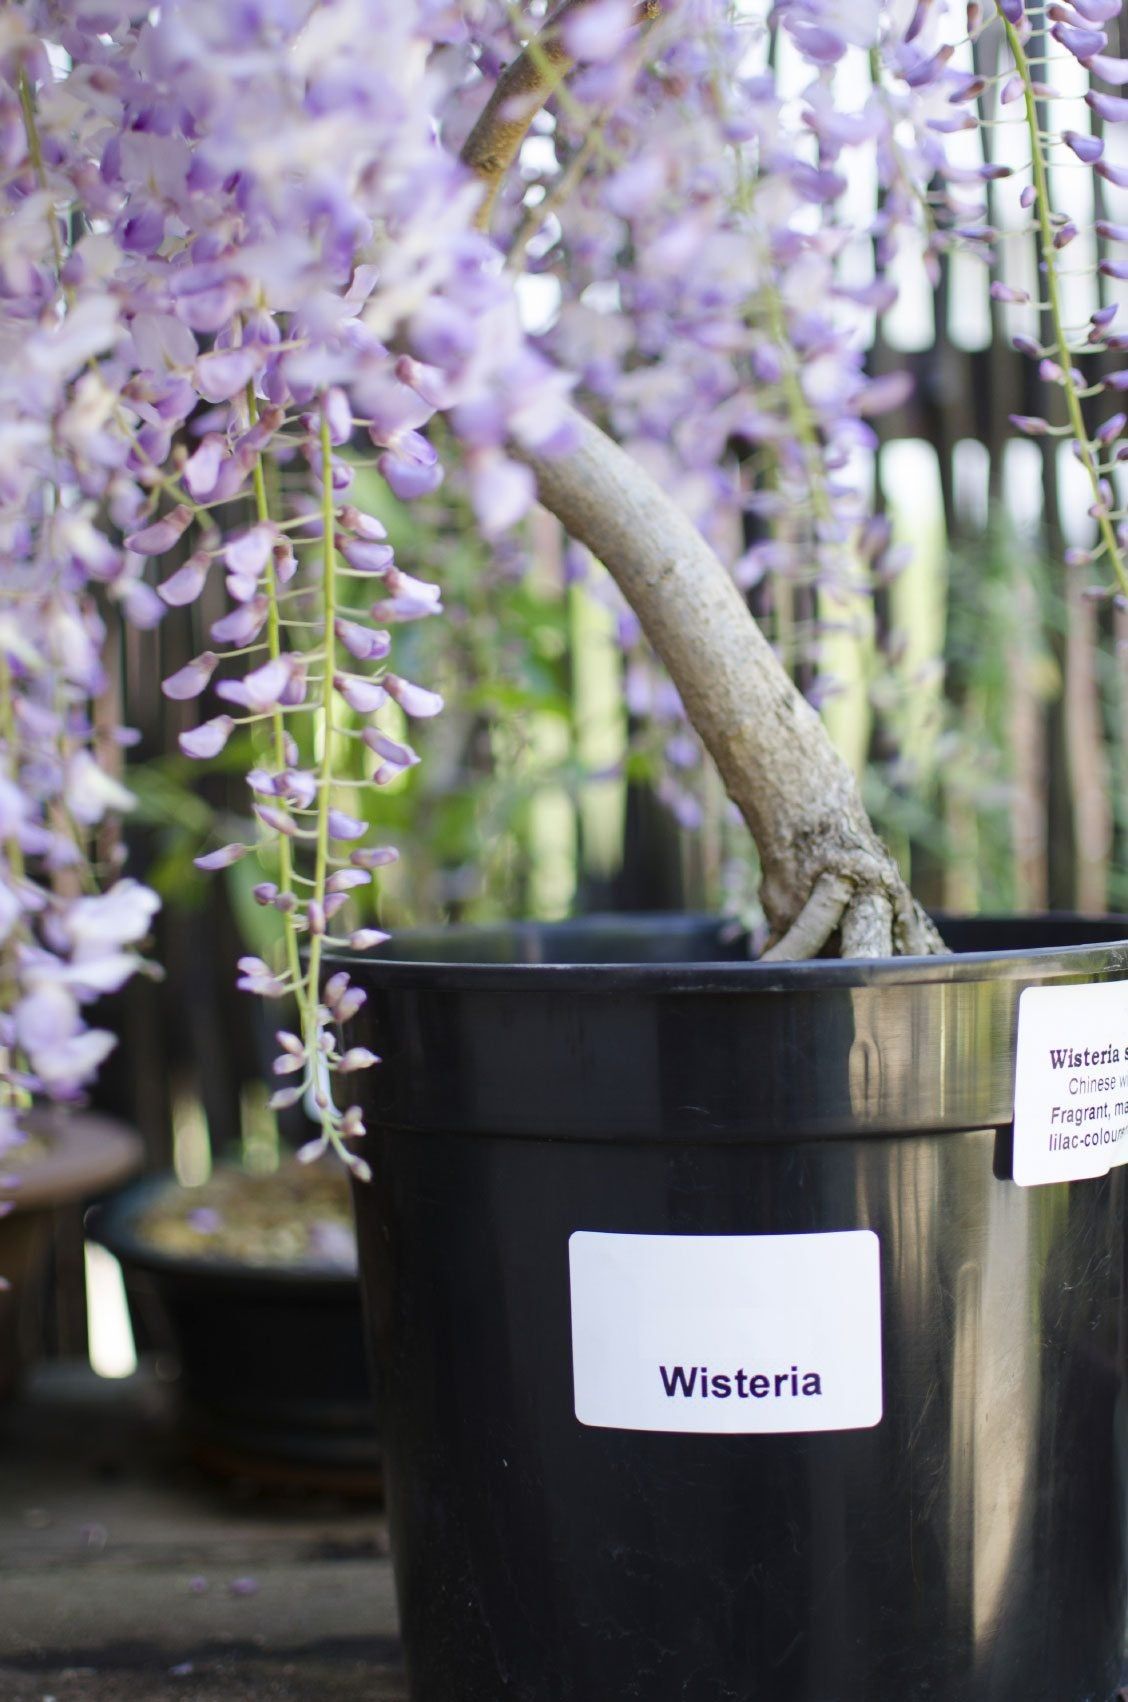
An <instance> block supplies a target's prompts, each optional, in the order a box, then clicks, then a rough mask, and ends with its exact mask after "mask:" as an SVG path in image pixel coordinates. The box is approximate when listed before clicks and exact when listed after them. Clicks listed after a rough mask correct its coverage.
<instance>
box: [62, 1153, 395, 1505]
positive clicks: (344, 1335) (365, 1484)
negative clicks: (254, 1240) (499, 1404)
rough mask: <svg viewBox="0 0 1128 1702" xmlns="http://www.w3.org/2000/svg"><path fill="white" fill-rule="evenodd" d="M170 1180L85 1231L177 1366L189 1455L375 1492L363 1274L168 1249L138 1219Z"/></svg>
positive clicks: (152, 1184) (237, 1469) (145, 1189)
mask: <svg viewBox="0 0 1128 1702" xmlns="http://www.w3.org/2000/svg"><path fill="white" fill-rule="evenodd" d="M168 1185H169V1179H168V1178H167V1177H159V1176H158V1177H148V1178H146V1179H145V1180H144V1181H142V1182H138V1183H136V1184H135V1185H134V1186H133V1187H132V1188H130V1189H127V1190H126V1192H125V1193H123V1194H121V1195H119V1196H118V1198H117V1199H116V1200H114V1201H112V1202H111V1203H110V1204H109V1205H108V1206H105V1207H103V1208H99V1209H98V1210H97V1211H95V1212H92V1213H91V1214H90V1217H89V1219H88V1224H87V1227H88V1232H89V1233H90V1234H91V1236H92V1237H93V1238H94V1239H95V1240H96V1241H98V1242H100V1243H101V1245H102V1246H104V1247H107V1248H109V1250H110V1252H111V1253H113V1254H114V1256H115V1257H116V1258H117V1259H119V1260H120V1261H121V1265H122V1269H123V1273H124V1277H125V1286H126V1295H127V1298H128V1300H129V1308H130V1312H131V1314H132V1316H133V1318H134V1321H135V1329H136V1328H137V1325H138V1324H140V1325H141V1326H142V1327H143V1330H144V1334H145V1336H146V1338H147V1339H148V1340H151V1341H153V1342H156V1343H158V1344H160V1346H161V1347H162V1348H164V1349H165V1350H167V1351H168V1353H170V1354H171V1355H172V1356H173V1358H174V1359H175V1361H176V1364H177V1367H178V1373H179V1375H178V1384H177V1388H178V1395H179V1400H180V1410H181V1418H182V1421H183V1425H184V1429H185V1433H186V1436H187V1439H188V1441H189V1444H190V1446H191V1449H192V1451H193V1453H194V1454H195V1455H196V1457H197V1458H198V1459H199V1460H200V1461H201V1463H202V1464H204V1465H205V1466H207V1467H209V1468H211V1469H213V1470H215V1471H217V1472H219V1473H221V1474H222V1475H227V1476H230V1475H239V1476H246V1477H251V1478H257V1479H260V1480H263V1481H267V1482H270V1483H282V1482H291V1483H295V1484H301V1485H304V1486H307V1487H325V1488H331V1489H336V1490H340V1491H343V1492H347V1493H357V1494H374V1493H375V1492H376V1491H377V1490H378V1488H379V1485H380V1449H379V1447H378V1444H377V1440H376V1429H375V1419H374V1410H375V1409H374V1407H373V1402H372V1392H371V1382H370V1378H369V1372H368V1365H367V1362H366V1357H365V1349H364V1337H363V1331H362V1325H361V1308H360V1292H359V1285H358V1283H357V1279H356V1277H355V1276H351V1275H349V1274H348V1273H342V1272H340V1271H334V1270H329V1269H326V1270H317V1269H310V1268H308V1267H291V1268H287V1267H285V1266H271V1267H263V1266H253V1265H245V1264H240V1263H239V1262H238V1261H237V1260H233V1259H213V1258H208V1259H202V1258H191V1257H188V1256H186V1255H185V1256H181V1255H178V1254H175V1253H168V1252H163V1251H161V1250H160V1249H159V1248H156V1247H153V1246H152V1245H150V1244H149V1243H148V1242H147V1241H146V1240H145V1239H144V1238H143V1237H142V1236H141V1235H139V1234H138V1230H137V1221H138V1218H139V1217H140V1216H141V1215H142V1213H143V1212H144V1211H145V1210H146V1208H147V1207H148V1206H150V1205H151V1204H152V1203H153V1200H154V1199H155V1198H156V1197H157V1196H158V1195H159V1194H160V1193H161V1192H162V1191H163V1190H164V1189H166V1188H167V1187H168Z"/></svg>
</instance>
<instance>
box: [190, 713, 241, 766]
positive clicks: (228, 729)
mask: <svg viewBox="0 0 1128 1702" xmlns="http://www.w3.org/2000/svg"><path fill="white" fill-rule="evenodd" d="M234 731H235V723H234V721H233V720H232V719H231V717H230V715H217V716H216V717H215V718H214V720H212V721H204V722H203V723H202V724H201V725H200V726H199V727H193V728H192V729H191V730H190V731H189V732H187V733H181V735H180V737H179V739H178V740H177V743H178V744H179V746H180V748H181V750H182V751H183V752H184V755H185V756H191V757H196V758H198V759H204V760H206V759H207V758H209V757H213V756H218V755H219V753H220V751H221V750H222V749H223V747H224V745H225V744H226V743H227V741H228V739H229V738H230V737H231V735H232V733H233V732H234Z"/></svg>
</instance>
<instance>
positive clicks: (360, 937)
mask: <svg viewBox="0 0 1128 1702" xmlns="http://www.w3.org/2000/svg"><path fill="white" fill-rule="evenodd" d="M391 937H392V936H391V935H390V934H385V933H383V932H382V931H381V930H380V929H379V928H358V929H357V930H356V932H355V933H354V934H350V935H349V945H350V946H351V947H352V949H353V951H371V950H372V948H373V946H382V945H383V944H384V942H385V941H386V940H390V939H391Z"/></svg>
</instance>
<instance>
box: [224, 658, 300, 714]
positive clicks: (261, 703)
mask: <svg viewBox="0 0 1128 1702" xmlns="http://www.w3.org/2000/svg"><path fill="white" fill-rule="evenodd" d="M290 673H291V665H290V663H289V661H288V660H287V659H286V658H284V657H281V656H277V657H273V658H272V659H271V660H270V661H269V662H264V663H263V665H262V667H261V668H252V670H251V672H250V673H249V674H247V675H246V676H245V678H243V679H241V680H220V682H219V684H218V685H217V686H216V688H215V689H216V694H217V696H219V697H222V698H224V699H225V700H226V702H228V703H237V704H240V705H241V706H242V707H243V708H244V709H250V710H252V711H254V712H255V713H256V714H265V713H266V712H268V711H270V710H273V709H277V708H278V707H279V705H280V703H281V701H282V694H283V692H284V691H285V690H286V687H287V685H288V684H289V683H290Z"/></svg>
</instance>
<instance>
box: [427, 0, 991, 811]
mask: <svg viewBox="0 0 1128 1702" xmlns="http://www.w3.org/2000/svg"><path fill="white" fill-rule="evenodd" d="M490 18H491V19H492V21H493V22H494V23H495V24H496V14H494V13H491V14H490ZM564 29H565V36H566V41H567V45H568V47H569V50H570V51H571V52H572V53H573V54H574V55H575V56H576V58H577V59H578V60H579V61H580V63H579V66H578V69H577V71H576V73H575V75H574V76H573V78H572V79H571V81H570V83H569V85H568V90H567V96H566V98H565V99H563V100H561V101H560V102H559V103H558V107H557V110H556V112H555V116H554V121H553V124H552V126H551V128H549V127H548V126H546V127H545V128H544V129H543V131H542V133H540V134H538V136H537V137H536V140H535V144H534V145H533V147H531V148H530V150H529V159H530V167H531V169H533V170H535V172H536V179H535V181H534V184H533V186H532V188H531V190H530V187H529V184H528V181H527V179H526V181H521V182H517V183H516V184H515V185H514V186H513V189H512V191H511V194H510V199H509V203H508V206H507V207H503V210H502V213H501V215H500V216H499V219H498V226H499V231H500V240H501V242H502V243H503V245H504V246H506V247H508V249H509V253H510V264H511V265H512V266H513V267H514V268H516V269H522V270H528V271H531V272H533V273H535V274H539V275H540V276H542V277H550V278H552V279H553V280H554V283H555V286H556V290H557V295H558V307H557V309H556V311H555V313H554V315H553V317H552V320H551V323H550V325H549V327H548V329H547V330H546V331H545V332H544V334H543V337H542V343H543V346H544V347H545V348H546V349H547V350H548V351H549V352H550V353H551V355H552V357H553V358H554V359H555V360H556V361H558V362H559V363H560V364H561V365H562V366H563V367H565V368H566V369H567V370H570V371H572V372H574V373H576V375H577V377H578V379H579V383H580V394H581V395H582V396H583V398H584V400H585V401H586V402H587V404H588V406H589V407H590V408H592V409H593V410H595V411H596V412H597V413H599V414H600V415H601V416H602V418H603V419H604V420H605V422H606V423H607V425H608V426H609V428H610V429H611V430H612V432H613V433H614V435H615V436H616V437H617V438H618V439H619V440H620V441H621V442H623V443H624V444H625V445H626V446H627V447H628V448H629V449H630V450H631V452H632V453H633V454H634V455H635V456H636V457H637V458H639V459H640V460H642V461H643V462H644V463H645V464H646V465H647V466H648V467H649V468H650V470H651V471H652V472H654V473H655V475H656V476H657V477H658V478H659V479H660V481H661V482H662V483H663V485H664V486H665V487H666V488H668V489H671V490H673V491H674V492H675V493H676V494H677V496H678V498H679V499H680V501H681V502H682V504H683V506H684V507H685V508H686V509H687V510H688V512H689V513H690V514H691V515H692V516H693V517H694V519H695V520H696V522H697V524H698V525H699V526H700V528H701V530H702V531H703V532H704V533H705V534H706V535H707V536H708V538H709V540H710V542H711V543H712V544H713V545H714V547H715V548H716V549H717V550H718V553H720V554H721V556H722V558H723V559H725V560H726V562H728V563H729V564H730V565H731V567H732V569H733V572H734V574H735V576H736V578H737V581H738V583H739V584H740V585H741V586H742V588H745V589H749V590H751V588H752V587H753V586H756V585H759V584H760V582H761V581H765V580H766V581H767V582H768V584H769V586H776V587H782V588H783V594H784V595H786V596H787V597H790V596H791V595H792V594H793V593H794V592H795V591H796V590H797V589H802V590H803V591H804V592H805V594H806V595H807V597H808V599H809V601H810V602H811V604H812V606H814V607H817V606H818V599H826V598H828V597H829V598H830V599H832V600H833V599H836V598H837V599H841V598H844V597H847V596H849V595H851V594H853V593H854V592H856V591H858V590H859V589H866V588H868V586H869V585H870V584H871V583H872V581H873V580H874V579H875V578H876V579H877V580H879V581H881V582H887V581H888V579H889V578H891V577H892V576H893V575H894V574H895V573H896V572H897V571H899V569H900V567H901V566H903V564H904V559H905V558H904V553H903V551H901V550H900V549H899V548H898V547H897V546H896V545H895V543H894V541H893V539H892V536H891V531H890V527H889V525H888V522H887V521H886V520H884V519H883V518H877V517H875V516H874V515H873V512H872V506H871V505H872V452H873V450H874V448H875V446H876V442H877V438H876V432H875V426H874V421H875V419H876V418H877V417H878V416H880V415H881V414H883V413H886V412H888V411H890V410H892V409H895V408H896V407H897V406H898V405H899V404H901V403H902V402H903V401H904V400H905V399H906V396H907V394H908V389H909V386H908V383H907V380H906V379H905V377H904V376H903V375H902V374H900V373H897V372H890V373H885V374H882V375H881V376H873V375H871V374H870V372H869V371H868V370H867V364H866V363H867V352H868V350H869V348H870V346H871V344H872V341H873V332H874V325H875V322H876V321H877V320H878V318H879V317H880V315H881V314H883V313H884V312H885V311H886V310H888V308H890V307H891V306H892V304H893V302H894V301H895V299H896V296H897V287H898V277H899V275H901V274H903V273H904V272H905V271H906V270H907V269H909V268H910V267H911V266H913V265H914V264H915V265H917V266H920V265H924V266H926V267H928V268H930V269H931V270H933V271H934V270H935V267H936V261H937V256H938V255H939V253H940V252H941V251H942V250H943V249H946V248H947V249H950V248H954V247H959V248H966V249H971V250H973V251H976V252H984V251H985V250H986V248H987V246H988V240H989V239H988V232H987V228H986V216H985V207H984V205H983V193H984V186H985V183H986V182H987V181H988V180H989V179H990V178H991V177H992V176H993V175H995V168H993V167H992V166H990V165H988V164H985V163H978V164H973V165H970V166H969V165H966V164H958V163H957V162H956V160H955V158H954V157H950V152H951V150H950V148H949V140H950V137H951V136H952V134H953V133H955V132H957V131H959V130H962V129H963V128H965V127H966V126H968V125H972V126H973V125H974V124H975V123H976V121H977V115H976V109H975V104H974V103H975V98H976V95H977V92H978V83H977V81H976V79H975V78H974V77H973V76H971V75H970V74H969V73H968V72H967V71H966V70H964V69H961V68H960V67H959V65H958V64H957V62H956V57H955V52H954V44H955V42H956V40H957V39H958V36H959V35H960V34H962V33H964V26H963V16H962V12H961V14H960V15H959V17H958V18H957V17H956V16H955V15H954V13H953V12H952V10H951V9H950V8H949V7H948V6H946V5H945V4H943V3H941V0H936V3H935V4H928V3H927V0H922V3H921V4H919V5H917V6H916V7H915V8H912V7H904V6H897V7H893V8H887V7H885V6H881V5H878V4H877V3H876V0H872V3H871V0H856V3H852V4H843V3H842V0H779V3H777V4H776V5H775V6H773V7H768V6H766V5H765V6H763V7H760V8H745V9H743V10H740V11H738V12H733V11H732V10H731V9H730V8H726V7H722V6H719V5H717V4H715V3H713V0H681V3H680V4H675V5H671V6H669V7H664V8H662V15H661V16H660V17H659V19H658V20H657V21H656V22H654V21H650V22H640V21H639V20H638V15H637V14H636V13H635V12H634V11H633V10H632V9H631V8H629V7H624V6H615V5H614V4H612V0H606V3H605V4H595V5H593V6H591V7H590V8H584V9H583V10H582V11H581V12H579V13H577V14H575V16H574V17H573V19H572V20H571V21H570V23H568V24H565V26H564ZM510 51H511V49H510ZM506 56H507V55H506V51H505V49H504V48H503V47H502V46H500V45H499V44H498V42H497V38H496V36H487V37H485V38H484V39H483V42H482V45H481V59H480V64H481V65H483V66H487V67H488V66H491V65H497V64H499V63H501V62H502V61H503V60H504V59H505V57H506ZM472 86H473V85H472ZM464 99H465V95H464V93H463V91H462V90H459V91H457V92H456V94H455V96H454V97H452V110H451V113H450V117H449V123H450V125H451V127H452V129H453V131H454V132H455V133H456V134H457V133H459V132H460V130H461V129H463V128H464V127H465V118H464V115H463V112H462V110H461V107H460V106H459V105H456V104H454V103H455V102H461V101H463V100H464ZM479 99H480V97H479ZM546 155H547V158H546ZM870 176H872V178H873V179H874V180H875V182H876V190H877V194H878V212H877V216H876V219H875V217H874V210H873V205H874V204H873V199H872V196H867V195H866V194H864V193H862V194H859V193H857V191H856V187H855V186H856V184H857V181H858V180H859V179H863V180H866V179H868V178H869V177H870ZM769 595H770V592H769ZM626 624H627V625H628V627H629V625H630V623H629V621H628V622H627V623H626ZM812 643H813V645H814V650H815V654H814V656H813V658H812V659H813V660H814V661H815V663H816V665H817V662H818V653H817V646H818V633H817V631H816V632H815V633H814V634H813V637H812ZM648 667H649V664H647V662H646V661H645V660H644V659H643V658H642V657H641V656H640V657H637V658H636V659H635V662H634V663H633V665H632V679H634V680H635V682H636V689H635V691H634V697H635V698H636V699H637V700H638V701H639V702H641V701H643V699H645V700H647V701H649V702H651V703H653V704H657V703H665V702H666V701H667V697H668V693H667V692H663V691H662V690H661V688H660V687H659V685H658V683H657V682H655V681H653V680H652V681H651V682H650V684H649V685H647V686H646V687H645V689H643V688H642V686H641V685H640V684H638V682H639V681H640V680H641V678H642V675H643V674H644V673H645V672H646V671H647V669H648ZM828 688H829V682H827V681H825V680H820V679H818V678H817V677H816V679H815V684H814V688H813V695H814V696H816V697H817V696H819V695H821V694H822V693H824V692H825V691H826V690H827V689H828ZM664 742H665V744H666V747H667V750H668V754H669V760H670V763H671V773H670V775H669V777H668V779H667V781H666V782H665V783H664V784H665V790H666V792H667V793H668V795H669V798H670V801H671V803H672V804H673V805H674V807H675V808H676V810H677V811H678V813H679V814H680V815H681V816H682V818H683V819H684V820H686V821H690V820H692V818H693V816H694V814H695V811H696V804H695V802H694V800H693V798H692V796H691V794H690V792H689V791H688V790H687V789H686V787H685V786H684V785H683V784H682V783H681V780H680V778H679V776H680V775H684V773H685V771H686V769H687V767H689V766H691V763H690V762H689V761H688V752H687V749H686V741H685V738H684V735H682V734H678V733H676V732H675V733H674V734H673V735H672V736H671V737H668V738H665V740H664Z"/></svg>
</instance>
